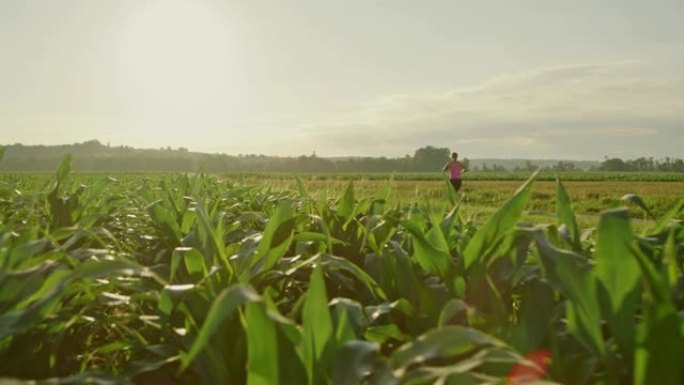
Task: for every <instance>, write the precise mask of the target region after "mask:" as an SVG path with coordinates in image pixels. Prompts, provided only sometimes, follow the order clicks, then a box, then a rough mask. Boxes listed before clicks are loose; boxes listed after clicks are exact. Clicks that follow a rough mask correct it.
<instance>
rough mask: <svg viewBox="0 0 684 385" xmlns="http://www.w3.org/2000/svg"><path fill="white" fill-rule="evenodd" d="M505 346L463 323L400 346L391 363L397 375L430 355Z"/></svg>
mask: <svg viewBox="0 0 684 385" xmlns="http://www.w3.org/2000/svg"><path fill="white" fill-rule="evenodd" d="M484 347H496V348H502V349H503V348H507V346H506V344H504V343H503V342H501V341H499V340H497V339H496V338H494V337H492V336H490V335H488V334H485V333H483V332H481V331H479V330H475V329H471V328H467V327H463V326H447V327H443V328H440V329H433V330H430V331H428V332H427V333H425V334H423V335H421V336H420V337H418V338H417V339H416V340H415V341H413V342H409V343H407V344H405V345H403V346H401V347H400V348H399V349H398V350H397V351H396V352H394V354H393V355H392V357H391V359H390V360H391V364H392V367H393V368H394V369H395V372H396V373H399V374H400V376H401V375H403V373H404V372H405V371H406V370H408V368H409V367H410V366H412V365H419V364H421V363H424V362H427V361H430V360H433V359H437V358H440V359H450V358H455V357H462V358H463V355H465V354H467V353H471V352H474V350H475V349H476V348H484Z"/></svg>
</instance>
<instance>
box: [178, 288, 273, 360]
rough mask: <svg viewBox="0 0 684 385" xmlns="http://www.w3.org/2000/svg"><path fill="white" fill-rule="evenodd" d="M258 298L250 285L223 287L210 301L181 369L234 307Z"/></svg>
mask: <svg viewBox="0 0 684 385" xmlns="http://www.w3.org/2000/svg"><path fill="white" fill-rule="evenodd" d="M260 300H261V298H260V297H259V295H258V294H257V293H256V292H255V291H254V289H252V288H251V287H250V286H246V285H242V284H235V285H233V286H231V287H229V288H226V289H224V290H223V291H222V292H221V294H219V296H218V297H216V299H215V300H214V302H213V303H212V305H211V308H210V309H209V313H208V314H207V317H206V319H205V320H204V324H202V327H201V329H200V330H199V333H198V335H197V337H196V338H195V340H194V341H193V343H192V346H191V348H190V351H189V352H188V354H187V355H184V356H183V357H182V359H181V362H182V364H181V370H185V369H186V368H187V367H188V366H189V365H190V364H191V363H192V361H193V360H194V359H195V357H197V355H198V354H199V353H200V352H201V351H202V350H203V349H204V348H205V347H206V346H207V345H208V343H209V340H210V339H211V338H212V336H213V335H214V333H215V332H216V330H217V329H218V327H219V326H220V325H221V323H222V322H223V321H224V320H225V319H227V318H228V317H230V316H231V315H232V314H233V312H234V311H235V310H236V309H238V308H239V307H240V306H242V305H244V304H246V303H250V302H257V301H260Z"/></svg>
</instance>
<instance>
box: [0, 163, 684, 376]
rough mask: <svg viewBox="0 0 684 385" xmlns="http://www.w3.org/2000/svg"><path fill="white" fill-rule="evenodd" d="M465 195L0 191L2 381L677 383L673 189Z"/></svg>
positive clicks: (3, 177)
mask: <svg viewBox="0 0 684 385" xmlns="http://www.w3.org/2000/svg"><path fill="white" fill-rule="evenodd" d="M606 175H607V174H606ZM632 175H636V174H632ZM436 178H439V176H437V177H436ZM469 178H471V179H468V180H467V181H466V182H465V184H464V188H463V190H462V193H460V194H458V195H457V194H454V193H453V192H452V191H451V190H449V189H448V188H447V185H446V184H445V182H444V181H443V180H439V179H435V178H430V177H425V178H420V179H424V180H415V179H416V178H414V179H410V178H403V177H401V176H399V175H397V176H394V177H393V178H390V177H389V176H385V177H384V178H375V177H368V176H356V177H354V178H352V179H356V180H354V181H353V182H350V181H349V180H346V179H342V178H339V176H337V175H327V176H326V175H315V176H312V175H302V176H301V177H295V176H293V175H280V176H273V175H265V174H240V175H230V174H224V175H221V174H219V175H205V174H202V173H197V174H192V175H187V174H182V175H181V174H112V175H103V174H71V173H70V162H69V160H68V159H66V160H65V161H64V162H63V163H62V164H61V165H60V166H59V168H58V169H57V172H56V173H54V174H50V175H46V174H0V266H1V269H0V362H1V363H2V364H1V365H0V377H6V378H14V379H19V380H17V381H19V382H18V383H22V381H23V380H27V379H45V378H53V379H55V381H56V382H57V383H64V384H76V383H89V382H91V383H101V384H105V383H112V382H113V383H122V384H127V383H140V384H207V385H209V384H242V383H248V384H275V383H285V384H287V383H297V384H324V383H335V384H359V383H366V384H400V383H402V384H403V383H410V384H429V383H435V382H440V381H441V382H442V383H446V384H484V383H487V384H496V383H512V384H517V383H520V384H522V383H531V382H530V381H534V380H543V381H546V383H562V384H599V383H601V384H603V383H606V384H620V383H634V384H677V383H681V382H682V381H684V365H683V364H684V363H683V362H682V361H683V360H684V358H683V357H684V354H683V353H684V352H683V351H682V349H683V347H684V340H683V336H682V329H683V328H684V323H683V322H682V319H681V316H680V313H681V312H682V311H683V310H684V291H683V290H682V288H683V287H684V286H683V283H684V281H683V280H682V275H683V274H682V260H683V259H684V246H683V245H684V226H683V224H682V220H681V219H682V211H683V210H684V200H683V199H682V191H684V181H682V180H681V179H677V178H678V177H677V176H667V178H671V179H667V180H666V181H663V180H659V179H657V178H658V177H657V176H652V177H650V178H652V179H649V177H644V178H642V179H635V180H624V178H623V179H620V178H617V180H611V178H612V176H606V177H605V178H604V179H600V181H598V182H597V181H587V180H581V178H580V177H576V178H573V177H570V175H568V178H567V181H566V179H565V178H563V180H564V181H565V182H564V184H559V183H557V182H555V181H553V178H550V177H547V176H546V175H537V176H536V178H535V177H534V176H533V177H532V178H530V173H527V174H526V175H525V178H530V179H529V180H527V181H525V180H521V181H517V180H516V181H511V180H508V181H504V180H498V181H492V180H482V179H480V178H479V176H478V175H472V176H469ZM578 178H579V179H578ZM596 178H598V177H596ZM549 179H551V180H549ZM626 194H636V195H628V196H626V197H625V195H626ZM623 197H624V199H623ZM624 205H626V206H627V207H628V208H620V207H621V206H624ZM588 228H590V230H588ZM24 383H29V382H24Z"/></svg>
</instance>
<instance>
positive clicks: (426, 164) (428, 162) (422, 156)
mask: <svg viewBox="0 0 684 385" xmlns="http://www.w3.org/2000/svg"><path fill="white" fill-rule="evenodd" d="M450 154H451V151H450V150H449V149H448V148H437V147H433V146H426V147H421V148H419V149H417V150H416V152H415V154H414V155H413V164H414V166H415V171H435V170H440V169H441V168H442V166H444V164H445V163H446V162H447V161H448V160H449V156H450Z"/></svg>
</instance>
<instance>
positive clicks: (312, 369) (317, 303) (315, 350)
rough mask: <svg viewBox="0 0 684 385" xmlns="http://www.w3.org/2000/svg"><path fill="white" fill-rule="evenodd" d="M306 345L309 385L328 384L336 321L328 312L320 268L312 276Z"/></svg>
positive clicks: (303, 348)
mask: <svg viewBox="0 0 684 385" xmlns="http://www.w3.org/2000/svg"><path fill="white" fill-rule="evenodd" d="M302 327H303V331H302V345H301V347H300V352H301V355H302V357H303V361H304V366H305V368H306V372H307V376H308V379H309V385H313V384H319V383H322V382H324V380H325V378H326V377H327V373H328V368H329V364H330V354H331V349H332V348H333V343H334V334H333V333H334V331H333V324H332V318H331V316H330V311H329V309H328V297H327V295H326V292H325V281H324V280H323V273H322V271H321V268H320V267H316V268H315V269H314V271H313V273H312V274H311V280H310V282H309V290H308V291H307V292H306V300H305V302H304V309H303V311H302Z"/></svg>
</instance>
